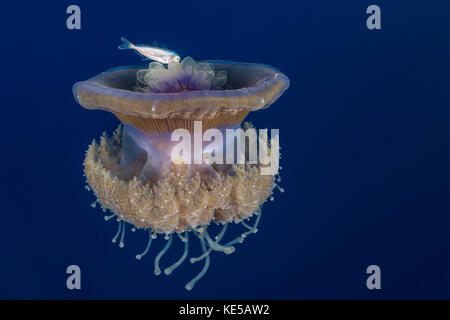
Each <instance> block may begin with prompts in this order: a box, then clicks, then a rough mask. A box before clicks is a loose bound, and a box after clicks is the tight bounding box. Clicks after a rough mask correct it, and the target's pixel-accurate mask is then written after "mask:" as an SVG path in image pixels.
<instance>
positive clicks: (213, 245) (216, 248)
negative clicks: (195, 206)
mask: <svg viewBox="0 0 450 320" xmlns="http://www.w3.org/2000/svg"><path fill="white" fill-rule="evenodd" d="M204 234H205V238H206V241H207V242H208V245H209V247H210V248H211V249H212V250H214V251H221V252H225V253H226V254H230V253H233V252H234V250H235V249H234V247H233V246H231V245H228V244H226V245H224V246H223V245H221V244H219V243H218V242H215V241H214V240H213V239H211V237H210V236H209V234H208V231H207V230H205V232H204Z"/></svg>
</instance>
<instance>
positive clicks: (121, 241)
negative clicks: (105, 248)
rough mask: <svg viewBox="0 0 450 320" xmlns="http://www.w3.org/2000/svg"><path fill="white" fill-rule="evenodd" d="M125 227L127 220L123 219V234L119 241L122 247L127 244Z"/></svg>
mask: <svg viewBox="0 0 450 320" xmlns="http://www.w3.org/2000/svg"><path fill="white" fill-rule="evenodd" d="M125 227H126V222H125V221H123V222H122V235H121V237H120V243H119V247H120V248H123V247H124V246H125V244H124V243H123V239H124V238H125Z"/></svg>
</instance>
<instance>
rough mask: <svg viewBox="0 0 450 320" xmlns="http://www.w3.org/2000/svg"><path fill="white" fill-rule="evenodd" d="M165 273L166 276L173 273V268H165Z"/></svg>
mask: <svg viewBox="0 0 450 320" xmlns="http://www.w3.org/2000/svg"><path fill="white" fill-rule="evenodd" d="M164 273H165V274H166V276H168V275H170V274H171V273H172V270H170V269H169V268H167V269H164Z"/></svg>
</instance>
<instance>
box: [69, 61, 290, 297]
mask: <svg viewBox="0 0 450 320" xmlns="http://www.w3.org/2000/svg"><path fill="white" fill-rule="evenodd" d="M288 86H289V79H288V78H287V77H286V76H285V75H284V74H283V73H281V72H280V71H279V70H277V69H275V68H274V67H271V66H268V65H263V64H255V63H237V62H230V61H221V60H212V61H198V62H197V61H195V60H194V59H192V58H190V57H187V58H185V59H183V60H182V61H181V62H177V61H172V62H170V63H169V64H168V65H164V64H161V63H159V62H151V63H150V64H149V65H148V66H125V67H118V68H114V69H110V70H108V71H105V72H103V73H100V74H99V75H97V76H94V77H93V78H91V79H88V80H86V81H81V82H77V83H76V84H75V85H74V87H73V93H74V97H75V99H76V101H77V102H78V103H79V104H80V105H81V106H83V107H84V108H86V109H89V110H104V111H108V112H112V113H113V114H114V115H115V116H116V117H117V118H118V119H119V120H120V122H121V124H120V125H119V127H118V129H117V130H116V131H115V132H113V133H112V134H111V135H107V134H106V133H104V134H103V135H102V136H101V137H100V140H99V142H96V141H95V140H94V141H93V142H92V144H91V145H90V146H89V148H88V150H87V152H86V157H85V160H84V174H85V177H86V182H87V184H86V189H88V190H92V191H93V192H94V194H95V196H96V198H97V199H96V201H95V202H94V203H93V204H92V206H93V207H95V206H96V205H97V204H99V205H100V206H101V208H102V209H103V212H106V211H107V210H108V211H110V213H108V214H107V215H106V216H105V220H110V219H114V220H116V221H117V233H116V234H115V236H114V237H113V238H112V242H113V243H116V242H117V243H118V244H119V247H124V239H125V233H126V229H127V226H131V230H132V231H135V230H136V229H142V230H144V231H145V232H147V233H148V242H147V244H146V245H145V247H144V250H143V251H142V253H139V254H137V255H136V259H138V260H141V259H142V258H144V256H145V255H146V254H148V253H149V252H150V249H151V245H152V241H154V240H155V239H157V237H158V235H161V236H162V237H163V238H164V241H166V242H165V245H164V247H163V249H162V250H161V251H160V252H159V253H157V254H156V257H155V260H154V273H155V275H159V274H161V266H160V262H161V260H162V258H163V257H164V255H165V253H166V252H167V251H168V250H169V249H170V247H171V245H172V244H173V242H175V241H178V240H179V241H180V242H181V243H182V246H183V247H184V251H183V254H182V255H181V257H180V258H179V260H177V261H175V262H173V263H172V264H170V265H169V266H168V267H166V268H165V269H164V273H165V274H166V275H169V274H171V273H172V272H173V271H174V270H175V269H176V268H177V267H179V266H180V265H181V264H182V263H183V262H184V261H185V260H186V259H187V258H188V255H189V249H190V246H191V245H192V242H193V240H198V241H199V243H200V247H201V250H202V254H201V255H200V256H194V257H191V258H190V259H189V262H190V263H196V262H202V263H203V267H202V269H201V270H200V273H199V274H198V275H196V276H195V277H194V278H192V280H191V281H189V282H188V283H187V284H186V286H185V288H186V289H187V290H191V289H192V288H193V287H194V285H195V284H196V283H197V281H198V280H199V279H200V278H201V277H202V276H203V275H204V274H205V272H206V271H207V270H208V268H209V265H210V256H211V253H212V252H219V253H223V254H231V253H232V252H234V251H235V247H236V245H237V244H239V243H242V242H243V241H244V240H245V239H246V238H247V237H248V236H249V235H251V234H253V233H256V232H257V230H258V229H257V227H258V223H259V221H260V218H261V215H262V210H261V208H262V205H263V204H264V203H265V202H266V201H267V200H268V199H273V198H272V193H273V191H274V188H275V187H278V188H279V190H280V191H282V188H281V187H280V186H279V185H277V181H278V182H279V179H280V178H279V174H278V173H274V174H269V175H267V174H266V175H263V174H261V166H262V165H261V163H259V162H257V163H250V162H249V161H247V160H244V162H243V163H242V162H241V163H236V164H227V163H225V164H223V163H222V164H219V163H214V161H213V162H207V163H202V164H189V163H185V162H180V163H174V161H172V160H173V159H171V157H170V151H171V149H172V148H173V146H174V143H175V142H174V141H173V140H172V138H171V136H172V133H173V132H174V131H175V130H177V129H184V130H187V131H188V132H194V131H195V125H196V123H198V122H200V123H201V126H202V129H203V130H207V129H217V130H219V131H221V132H224V131H225V130H226V129H230V128H232V129H236V128H241V127H243V128H244V129H248V128H251V125H248V124H245V125H244V124H243V120H244V118H245V117H246V116H247V114H248V113H249V112H251V111H255V110H258V109H263V108H267V107H268V106H270V105H271V104H272V103H274V102H275V101H276V100H277V99H278V98H279V97H280V96H281V95H282V93H283V92H284V91H285V90H286V89H287V88H288ZM226 148H231V147H230V146H225V147H224V149H223V150H225V149H226ZM266 149H267V150H268V151H269V152H270V149H271V146H270V144H268V145H267V148H266ZM202 152H203V153H204V154H206V152H205V148H204V145H203V144H202ZM231 223H233V225H236V224H239V225H240V226H239V228H241V230H242V233H240V235H239V236H238V237H235V238H234V239H233V238H230V239H228V240H227V241H225V240H224V239H225V238H226V232H227V228H228V227H229V224H231ZM213 224H214V225H218V227H216V229H217V228H218V232H217V233H216V234H215V235H213V234H211V231H210V229H211V228H210V226H211V225H213ZM219 230H220V231H219Z"/></svg>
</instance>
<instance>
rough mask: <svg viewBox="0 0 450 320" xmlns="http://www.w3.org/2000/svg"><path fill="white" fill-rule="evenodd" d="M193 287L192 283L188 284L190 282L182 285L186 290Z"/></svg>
mask: <svg viewBox="0 0 450 320" xmlns="http://www.w3.org/2000/svg"><path fill="white" fill-rule="evenodd" d="M193 287H194V286H193V285H192V284H190V283H188V284H187V285H185V286H184V288H185V289H186V290H187V291H191V290H192V288H193Z"/></svg>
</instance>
